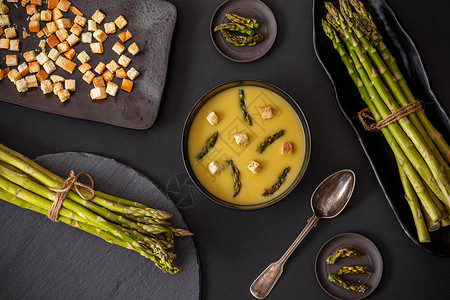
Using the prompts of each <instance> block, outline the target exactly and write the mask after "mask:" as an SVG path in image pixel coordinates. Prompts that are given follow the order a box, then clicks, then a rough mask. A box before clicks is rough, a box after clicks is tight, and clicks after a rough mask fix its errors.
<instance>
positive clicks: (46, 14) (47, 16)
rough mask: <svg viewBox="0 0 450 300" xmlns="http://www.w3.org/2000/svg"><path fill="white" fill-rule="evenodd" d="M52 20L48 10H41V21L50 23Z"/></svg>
mask: <svg viewBox="0 0 450 300" xmlns="http://www.w3.org/2000/svg"><path fill="white" fill-rule="evenodd" d="M51 20H52V12H51V11H50V10H41V21H44V22H50V21H51Z"/></svg>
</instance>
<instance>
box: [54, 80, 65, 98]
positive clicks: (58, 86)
mask: <svg viewBox="0 0 450 300" xmlns="http://www.w3.org/2000/svg"><path fill="white" fill-rule="evenodd" d="M63 89H64V86H63V85H62V83H61V82H54V83H53V94H55V95H58V93H59V92H60V91H62V90H63Z"/></svg>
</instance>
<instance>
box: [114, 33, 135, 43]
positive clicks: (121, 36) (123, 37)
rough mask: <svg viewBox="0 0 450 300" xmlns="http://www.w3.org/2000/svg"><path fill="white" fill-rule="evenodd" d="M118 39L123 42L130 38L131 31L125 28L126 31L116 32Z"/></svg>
mask: <svg viewBox="0 0 450 300" xmlns="http://www.w3.org/2000/svg"><path fill="white" fill-rule="evenodd" d="M118 37H119V39H120V40H121V41H122V43H125V42H126V41H128V40H129V39H131V38H132V37H133V36H132V35H131V33H130V32H129V31H128V30H127V31H123V32H121V33H119V34H118Z"/></svg>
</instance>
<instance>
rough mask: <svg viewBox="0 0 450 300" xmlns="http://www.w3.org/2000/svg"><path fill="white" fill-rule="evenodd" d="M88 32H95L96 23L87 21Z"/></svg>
mask: <svg viewBox="0 0 450 300" xmlns="http://www.w3.org/2000/svg"><path fill="white" fill-rule="evenodd" d="M87 22H88V31H96V30H97V23H96V22H95V21H94V20H88V21H87Z"/></svg>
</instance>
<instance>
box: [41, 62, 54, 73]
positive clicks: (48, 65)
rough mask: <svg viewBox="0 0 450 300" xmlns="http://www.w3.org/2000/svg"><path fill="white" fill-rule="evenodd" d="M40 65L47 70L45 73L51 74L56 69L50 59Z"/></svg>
mask: <svg viewBox="0 0 450 300" xmlns="http://www.w3.org/2000/svg"><path fill="white" fill-rule="evenodd" d="M42 67H43V68H44V70H45V72H47V74H51V73H52V72H54V71H55V70H56V66H55V63H54V62H53V61H51V60H48V61H47V62H46V63H45V64H44V65H43V66H42Z"/></svg>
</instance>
